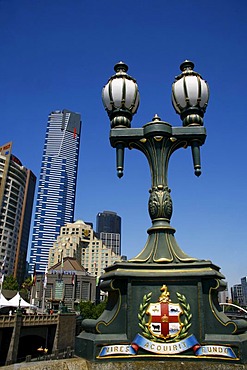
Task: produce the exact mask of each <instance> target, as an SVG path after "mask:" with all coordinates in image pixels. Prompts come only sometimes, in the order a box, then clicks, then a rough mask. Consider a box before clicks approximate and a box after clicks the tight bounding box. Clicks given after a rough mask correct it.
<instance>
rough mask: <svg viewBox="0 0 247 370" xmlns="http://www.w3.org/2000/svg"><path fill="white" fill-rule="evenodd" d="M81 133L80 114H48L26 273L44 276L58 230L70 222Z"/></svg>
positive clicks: (72, 215) (73, 206) (56, 112)
mask: <svg viewBox="0 0 247 370" xmlns="http://www.w3.org/2000/svg"><path fill="white" fill-rule="evenodd" d="M80 133H81V116H80V114H77V113H74V112H70V111H68V110H66V109H64V110H63V111H54V112H51V113H50V115H49V117H48V123H47V129H46V136H45V144H44V150H43V156H42V163H41V172H40V179H39V185H38V194H37V203H36V210H35V215H34V226H33V235H32V245H31V254H30V264H29V273H32V272H33V270H34V266H35V268H36V272H37V273H44V272H45V269H46V266H47V264H48V257H49V250H50V248H51V247H52V246H53V243H54V241H55V240H56V238H57V236H58V235H59V232H60V227H61V226H62V225H64V224H65V223H67V222H72V221H73V219H74V208H75V196H76V181H77V170H78V159H79V146H80Z"/></svg>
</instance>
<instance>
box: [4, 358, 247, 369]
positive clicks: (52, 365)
mask: <svg viewBox="0 0 247 370" xmlns="http://www.w3.org/2000/svg"><path fill="white" fill-rule="evenodd" d="M17 369H21V370H44V369H46V370H164V369H166V370H194V369H196V370H247V365H242V364H231V363H220V362H213V363H211V362H208V361H207V362H204V361H201V360H200V361H193V362H192V361H184V362H179V361H178V362H175V361H129V362H126V361H125V362H104V363H99V362H90V361H87V360H85V359H83V358H72V359H68V360H53V361H40V362H28V363H27V362H25V363H20V364H13V365H9V366H1V370H17Z"/></svg>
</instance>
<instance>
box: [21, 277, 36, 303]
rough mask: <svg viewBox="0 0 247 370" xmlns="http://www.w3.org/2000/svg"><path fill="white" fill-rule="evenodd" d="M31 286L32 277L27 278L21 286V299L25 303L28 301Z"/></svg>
mask: <svg viewBox="0 0 247 370" xmlns="http://www.w3.org/2000/svg"><path fill="white" fill-rule="evenodd" d="M32 286H33V279H32V277H28V278H27V279H26V280H25V281H24V282H23V283H22V285H21V292H22V293H23V298H24V299H25V300H27V301H29V298H30V292H31V289H32Z"/></svg>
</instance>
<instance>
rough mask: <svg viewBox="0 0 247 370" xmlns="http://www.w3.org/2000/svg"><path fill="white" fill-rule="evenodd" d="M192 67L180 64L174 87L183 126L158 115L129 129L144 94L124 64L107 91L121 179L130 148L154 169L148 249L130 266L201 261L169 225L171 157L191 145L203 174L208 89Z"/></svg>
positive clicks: (118, 67) (105, 98)
mask: <svg viewBox="0 0 247 370" xmlns="http://www.w3.org/2000/svg"><path fill="white" fill-rule="evenodd" d="M193 68H194V64H193V63H192V62H190V61H188V60H186V61H185V62H183V63H182V64H181V66H180V69H181V71H182V73H181V74H180V75H179V76H177V77H176V79H175V82H174V83H173V86H172V103H173V106H174V108H175V110H176V112H177V113H178V114H179V115H180V117H181V120H182V122H183V127H172V126H171V125H170V124H169V123H167V122H164V121H162V120H161V119H160V118H159V117H158V115H155V116H154V118H153V119H152V121H151V122H149V123H147V124H145V125H144V126H143V127H142V128H130V124H131V120H132V117H133V115H134V114H135V113H136V112H137V109H138V106H139V91H138V86H137V83H136V81H135V79H133V78H132V77H130V76H129V75H128V74H127V71H128V67H127V65H126V64H125V63H123V62H119V63H117V64H116V65H115V68H114V69H115V71H116V74H115V75H113V76H112V77H111V78H110V79H109V81H108V83H107V84H106V86H105V87H104V88H103V92H102V98H103V103H104V106H105V109H106V111H107V113H108V115H109V118H110V121H111V132H110V142H111V145H112V146H113V147H115V148H116V156H117V174H118V176H119V177H122V176H123V170H124V150H125V148H129V149H132V148H135V149H137V150H139V151H141V152H142V153H144V155H145V156H146V157H147V159H148V162H149V166H150V171H151V178H152V185H151V189H150V190H149V192H150V197H149V202H148V207H149V215H150V217H151V220H152V227H151V228H150V229H149V230H148V234H149V239H148V241H147V243H146V245H145V247H144V249H143V251H142V252H141V253H139V255H138V256H137V257H135V258H133V259H131V260H130V261H129V262H139V263H141V262H143V263H144V262H150V263H171V262H176V263H180V262H181V263H183V262H194V261H196V260H197V259H195V258H192V257H189V256H188V255H186V254H185V253H184V252H183V251H182V250H181V249H180V248H179V246H178V245H177V243H176V241H175V238H174V236H173V234H174V232H175V230H174V229H173V228H172V227H171V226H170V219H171V216H172V200H171V196H170V189H169V187H168V183H167V172H168V162H169V159H170V156H171V155H172V153H173V152H175V151H176V150H177V149H180V148H182V147H188V146H190V147H191V150H192V157H193V163H194V170H195V175H196V176H200V174H201V161H200V146H201V145H202V144H203V143H204V141H205V139H206V130H205V128H204V127H203V116H204V112H205V110H206V107H207V103H208V98H209V89H208V85H207V83H206V81H205V80H203V79H202V77H201V76H200V75H199V73H197V72H195V71H194V70H193Z"/></svg>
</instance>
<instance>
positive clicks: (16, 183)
mask: <svg viewBox="0 0 247 370" xmlns="http://www.w3.org/2000/svg"><path fill="white" fill-rule="evenodd" d="M35 184H36V177H35V175H34V174H33V173H32V171H30V170H29V169H27V168H25V167H24V166H23V165H22V163H21V161H20V160H19V159H18V158H17V157H15V156H14V155H13V154H12V143H11V142H10V143H7V144H5V145H3V146H1V147H0V205H1V208H0V263H1V265H2V263H3V261H4V267H3V269H2V273H3V274H4V275H14V277H16V279H17V281H18V283H19V284H21V283H22V282H23V280H24V276H25V272H26V257H27V249H28V239H29V231H30V222H31V216H32V207H33V199H34V192H35Z"/></svg>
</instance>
